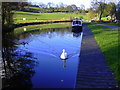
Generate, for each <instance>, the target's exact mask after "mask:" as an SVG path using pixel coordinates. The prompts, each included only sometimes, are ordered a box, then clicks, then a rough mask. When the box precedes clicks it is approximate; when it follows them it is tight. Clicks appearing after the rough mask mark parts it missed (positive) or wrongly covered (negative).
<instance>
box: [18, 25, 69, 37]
mask: <svg viewBox="0 0 120 90" xmlns="http://www.w3.org/2000/svg"><path fill="white" fill-rule="evenodd" d="M54 32H55V34H56V35H60V36H61V37H63V36H64V35H66V34H65V33H67V34H68V33H71V28H70V27H67V28H48V29H43V30H40V31H28V32H27V33H26V32H25V33H22V34H19V37H20V38H26V37H28V36H29V35H30V34H28V33H31V34H39V35H40V36H42V37H46V36H48V37H49V38H53V37H54V36H56V35H54V34H53V33H54Z"/></svg>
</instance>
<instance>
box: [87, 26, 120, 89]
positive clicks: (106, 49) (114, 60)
mask: <svg viewBox="0 0 120 90" xmlns="http://www.w3.org/2000/svg"><path fill="white" fill-rule="evenodd" d="M87 26H88V27H89V28H90V29H91V31H92V33H93V34H94V37H95V39H96V41H97V43H98V45H99V47H100V49H101V51H102V52H103V53H104V55H105V58H106V61H107V63H108V65H109V67H110V68H111V70H112V71H113V72H114V75H115V79H116V80H117V82H118V86H119V87H120V70H119V68H120V58H119V51H120V44H119V42H118V36H119V31H118V30H114V29H109V28H107V27H103V26H99V25H93V24H87Z"/></svg>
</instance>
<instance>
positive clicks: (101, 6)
mask: <svg viewBox="0 0 120 90" xmlns="http://www.w3.org/2000/svg"><path fill="white" fill-rule="evenodd" d="M91 5H92V8H93V10H94V11H96V12H97V13H98V15H99V16H98V17H99V20H100V21H101V18H102V15H103V13H104V10H105V6H106V4H105V0H93V1H92V2H91Z"/></svg>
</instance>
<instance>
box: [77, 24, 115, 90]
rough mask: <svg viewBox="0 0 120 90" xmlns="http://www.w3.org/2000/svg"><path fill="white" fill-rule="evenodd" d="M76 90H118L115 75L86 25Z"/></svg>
mask: <svg viewBox="0 0 120 90" xmlns="http://www.w3.org/2000/svg"><path fill="white" fill-rule="evenodd" d="M76 88H116V81H115V80H114V75H113V73H112V71H111V70H110V69H109V67H108V65H107V64H106V61H105V57H104V55H103V53H102V52H101V51H100V48H99V46H98V45H97V43H96V40H95V39H94V36H93V34H92V32H91V31H90V29H89V28H88V27H87V26H86V25H84V29H83V41H82V47H81V55H80V61H79V65H78V73H77V80H76Z"/></svg>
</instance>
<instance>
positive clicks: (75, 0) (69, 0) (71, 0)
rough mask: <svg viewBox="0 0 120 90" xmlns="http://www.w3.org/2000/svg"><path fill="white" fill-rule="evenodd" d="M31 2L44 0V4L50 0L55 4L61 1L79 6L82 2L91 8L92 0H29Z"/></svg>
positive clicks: (42, 0)
mask: <svg viewBox="0 0 120 90" xmlns="http://www.w3.org/2000/svg"><path fill="white" fill-rule="evenodd" d="M28 1H31V2H34V3H35V2H36V3H39V2H42V3H44V4H47V3H48V2H53V3H54V4H58V3H60V2H62V3H64V4H67V5H71V4H75V5H76V6H77V7H80V5H81V4H83V5H85V8H86V9H87V8H89V7H90V4H91V3H90V2H91V0H28Z"/></svg>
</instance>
